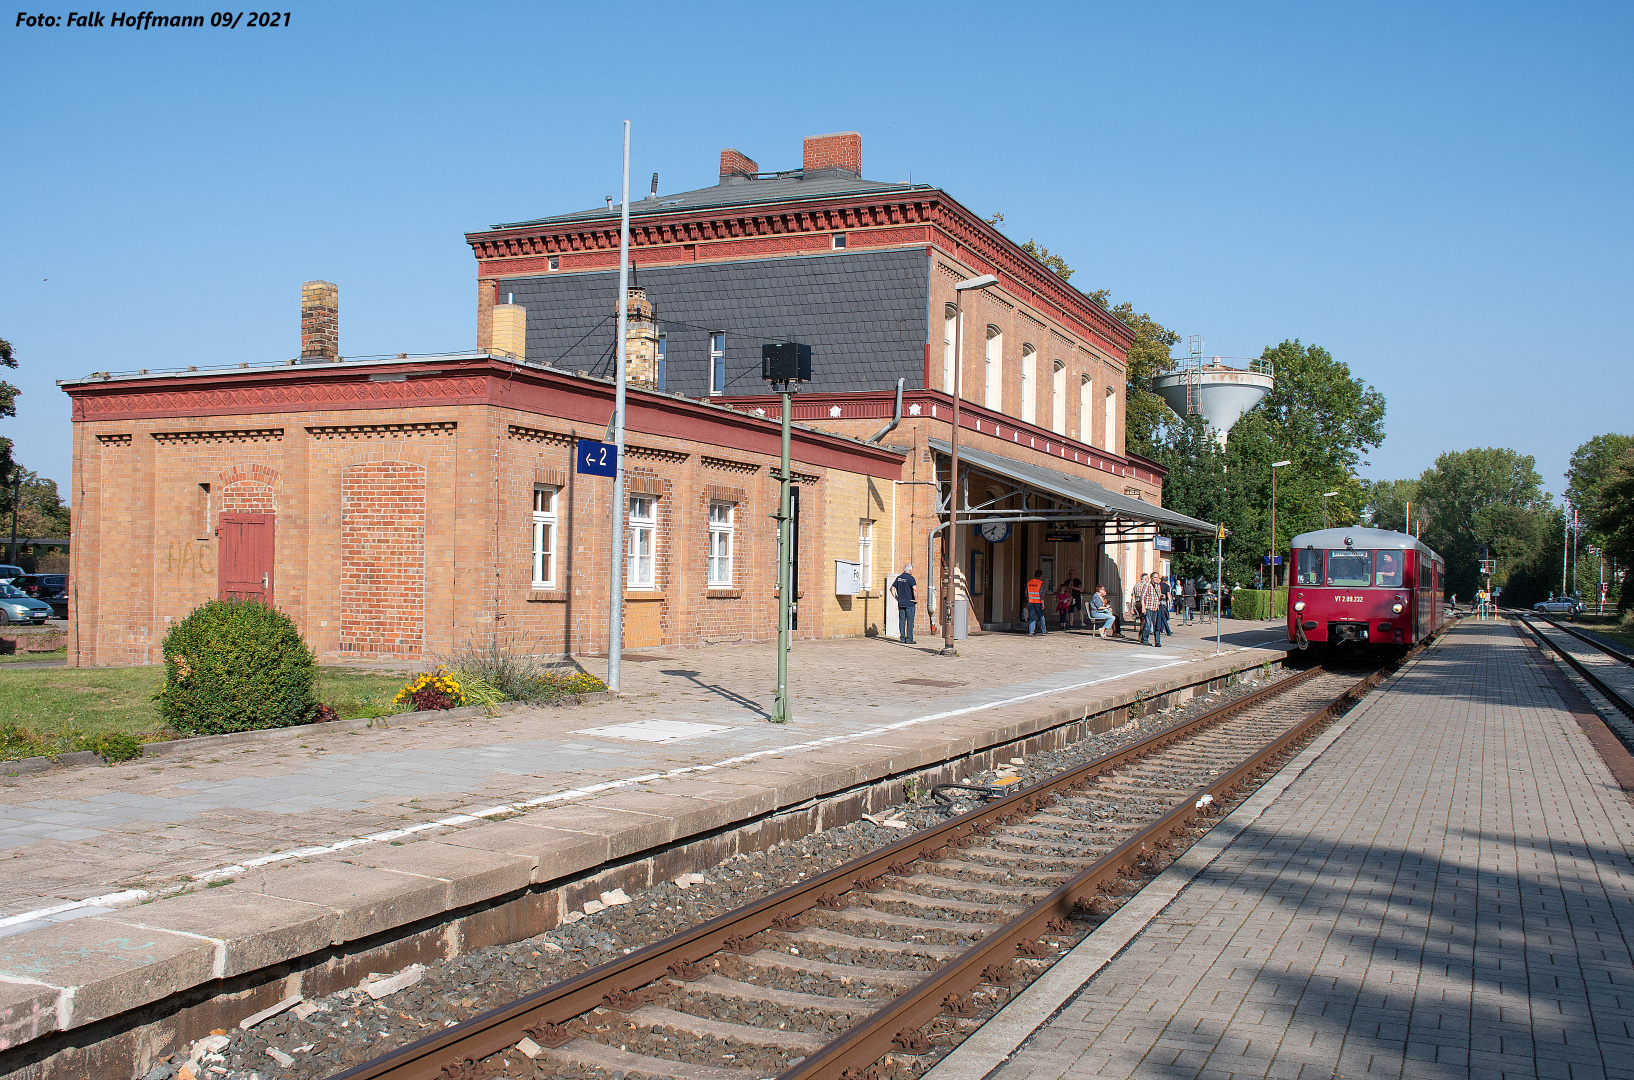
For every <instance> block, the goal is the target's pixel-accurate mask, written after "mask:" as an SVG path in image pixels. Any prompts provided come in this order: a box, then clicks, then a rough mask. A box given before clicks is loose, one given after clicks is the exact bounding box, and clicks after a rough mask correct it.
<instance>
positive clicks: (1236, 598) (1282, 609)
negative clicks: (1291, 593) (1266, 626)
mask: <svg viewBox="0 0 1634 1080" xmlns="http://www.w3.org/2000/svg"><path fill="white" fill-rule="evenodd" d="M1276 605H1277V606H1276V614H1274V615H1273V614H1271V593H1270V591H1269V590H1266V589H1232V590H1231V617H1232V618H1233V619H1282V618H1286V617H1287V615H1288V590H1287V589H1278V590H1277V591H1276Z"/></svg>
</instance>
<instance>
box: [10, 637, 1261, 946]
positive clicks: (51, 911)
mask: <svg viewBox="0 0 1634 1080" xmlns="http://www.w3.org/2000/svg"><path fill="white" fill-rule="evenodd" d="M1258 648H1259V646H1258V645H1240V646H1237V647H1235V648H1233V649H1229V650H1226V651H1225V652H1222V653H1219V654H1218V655H1220V656H1226V655H1229V654H1231V653H1240V652H1252V651H1254V650H1256V649H1258ZM1215 655H1216V654H1209V655H1207V656H1197V657H1192V658H1189V659H1180V660H1167V661H1164V662H1163V663H1160V664H1149V665H1146V666H1145V667H1139V668H1134V669H1132V670H1130V671H1123V672H1119V673H1118V674H1116V675H1106V676H1103V677H1101V678H1098V679H1090V680H1088V681H1086V682H1079V683H1070V684H1068V685H1066V686H1058V687H1052V688H1050V689H1047V690H1035V691H1033V692H1032V693H1028V694H1021V695H1018V696H1016V697H1011V698H1004V699H1003V700H1000V701H989V702H984V703H982V704H980V705H967V706H965V707H964V708H962V709H948V710H946V711H943V712H937V713H929V714H927V715H925V716H916V717H913V718H911V719H908V720H898V721H897V722H896V723H894V724H884V725H882V726H880V727H874V728H869V729H867V730H866V731H854V732H851V733H850V734H847V735H830V736H828V737H826V738H822V739H813V740H811V741H810V742H803V743H793V744H791V745H789V746H779V747H775V748H773V749H770V750H756V751H754V752H753V753H749V754H740V755H738V756H737V757H730V758H725V759H723V760H721V761H716V762H713V763H711V764H708V765H688V766H685V767H683V768H679V769H671V770H669V771H668V772H665V773H648V774H647V775H644V776H635V777H629V778H627V779H623V780H610V781H606V782H603V783H600V784H586V785H585V786H584V787H580V788H569V789H567V790H566V791H557V792H552V793H551V794H549V795H540V796H537V797H536V798H532V799H528V800H526V801H525V802H518V803H509V804H506V805H503V806H489V807H482V808H477V809H472V810H470V812H469V813H461V814H455V815H453V816H451V817H445V818H439V819H437V820H436V821H427V822H422V823H421V824H419V825H410V826H407V827H406V828H402V829H388V830H386V831H384V832H377V833H369V834H368V835H365V836H355V837H349V838H347V839H345V840H337V841H335V842H334V843H332V844H322V845H317V846H311V847H303V848H295V849H293V850H290V851H280V852H277V853H275V854H270V855H262V856H261V857H259V858H255V859H246V860H244V862H242V863H235V864H233V865H231V866H218V867H215V868H213V869H210V870H203V871H200V872H199V873H197V874H193V875H191V876H190V878H189V880H190V882H210V881H220V880H221V879H222V878H227V877H232V876H233V875H234V874H242V873H245V872H246V871H248V870H253V869H256V868H257V867H261V866H268V865H270V864H272V863H279V862H287V861H289V860H291V859H309V858H312V857H314V856H317V855H330V854H334V853H335V852H339V851H345V850H347V849H349V848H354V847H358V846H360V845H363V844H378V843H385V842H389V841H392V840H398V839H401V838H403V837H406V836H413V835H415V834H416V833H422V832H426V831H427V830H430V829H443V828H452V827H454V826H457V825H467V824H470V823H471V822H473V821H477V820H479V819H481V818H485V817H495V816H509V815H511V814H519V813H523V812H525V811H528V810H532V809H534V808H536V807H540V806H547V805H549V804H551V803H559V802H575V801H577V800H579V799H582V798H584V797H585V796H587V795H596V794H599V793H601V792H604V791H615V790H617V789H619V788H626V787H633V786H637V785H640V784H645V783H651V782H652V781H653V780H665V779H671V778H673V777H677V776H686V775H688V774H690V773H701V772H709V771H711V770H714V769H723V768H727V767H729V766H732V765H741V764H743V763H744V762H747V761H754V760H756V759H758V758H763V757H775V756H777V755H780V754H787V753H790V752H791V751H797V750H812V749H816V748H819V747H826V746H833V745H835V744H837V743H844V742H853V741H856V740H858V739H870V738H873V737H874V736H876V735H883V734H885V733H886V732H891V731H900V730H901V729H903V728H909V727H914V726H916V725H918V724H927V723H930V722H932V721H934V720H948V719H952V718H953V717H956V716H966V715H969V714H970V713H977V712H982V711H984V710H987V709H997V708H1001V707H1003V706H1006V705H1016V704H1019V703H1021V702H1023V701H1031V700H1032V699H1034V698H1039V697H1048V696H1049V695H1051V694H1065V693H1068V692H1070V691H1073V690H1082V689H1085V688H1086V687H1090V686H1098V685H1100V684H1101V683H1105V682H1111V681H1113V680H1114V679H1123V678H1128V677H1129V676H1130V675H1144V674H1146V673H1147V672H1150V671H1161V670H1163V669H1164V668H1170V667H1176V666H1178V665H1180V664H1195V663H1201V662H1202V661H1205V660H1212V659H1214V657H1215ZM184 891H186V886H182V887H181V888H177V889H171V890H166V891H163V892H159V893H153V892H149V891H148V890H146V889H126V890H123V891H121V892H116V893H109V894H107V895H106V896H93V897H91V898H90V899H87V900H75V901H69V902H65V903H62V904H56V905H53V906H51V907H44V908H38V909H36V910H34V911H25V912H22V913H21V914H17V915H7V916H4V917H0V928H4V927H7V926H12V925H15V924H17V923H22V922H28V921H31V920H34V919H41V918H45V917H46V916H48V915H55V914H59V913H61V912H64V911H72V910H74V909H75V908H82V907H88V906H93V905H95V906H102V907H129V906H131V905H132V904H138V903H141V902H143V901H145V900H151V899H157V898H159V897H164V896H170V895H173V894H175V893H178V892H184Z"/></svg>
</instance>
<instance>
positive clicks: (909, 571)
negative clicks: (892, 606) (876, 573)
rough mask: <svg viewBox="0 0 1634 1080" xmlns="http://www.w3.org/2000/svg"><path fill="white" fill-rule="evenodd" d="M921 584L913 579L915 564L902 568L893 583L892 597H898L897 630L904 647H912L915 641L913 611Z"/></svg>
mask: <svg viewBox="0 0 1634 1080" xmlns="http://www.w3.org/2000/svg"><path fill="white" fill-rule="evenodd" d="M918 585H919V582H917V581H915V580H914V579H913V563H909V564H908V565H906V566H904V567H903V568H902V573H900V574H898V575H897V576H896V579H895V580H894V581H892V582H891V595H892V596H894V597H896V628H897V630H898V632H899V633H900V635H901V636H900V637H899V639H898V640H900V641H901V642H902V644H904V645H912V644H913V643H914V641H913V610H914V608H915V606H917V605H916V604H915V594H914V589H915V588H916V587H917V586H918Z"/></svg>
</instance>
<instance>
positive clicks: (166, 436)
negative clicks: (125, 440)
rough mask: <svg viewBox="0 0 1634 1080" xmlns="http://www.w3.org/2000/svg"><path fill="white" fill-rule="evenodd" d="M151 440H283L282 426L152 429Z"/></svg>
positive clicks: (168, 443)
mask: <svg viewBox="0 0 1634 1080" xmlns="http://www.w3.org/2000/svg"><path fill="white" fill-rule="evenodd" d="M149 434H151V435H152V436H153V441H154V442H156V443H158V444H160V445H161V446H179V445H184V444H188V443H227V442H235V443H250V442H283V441H284V429H283V428H240V429H236V430H230V431H154V432H149Z"/></svg>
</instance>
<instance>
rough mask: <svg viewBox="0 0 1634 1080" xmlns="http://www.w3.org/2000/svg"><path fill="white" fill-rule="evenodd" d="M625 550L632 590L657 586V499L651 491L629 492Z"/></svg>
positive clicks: (626, 581) (627, 579)
mask: <svg viewBox="0 0 1634 1080" xmlns="http://www.w3.org/2000/svg"><path fill="white" fill-rule="evenodd" d="M624 553H625V575H624V587H625V588H626V589H629V590H631V591H643V590H652V589H656V588H658V500H657V499H655V498H654V497H653V496H651V495H631V496H630V504H629V531H628V532H627V533H626V534H625V541H624Z"/></svg>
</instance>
